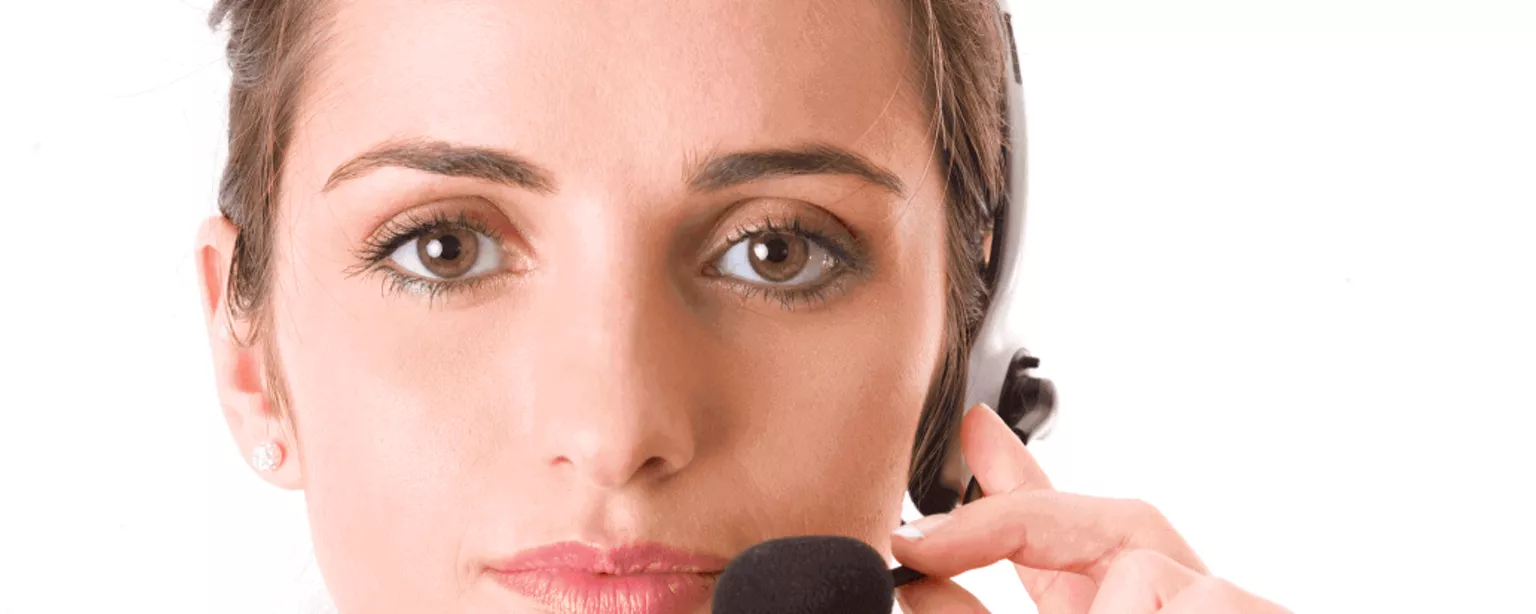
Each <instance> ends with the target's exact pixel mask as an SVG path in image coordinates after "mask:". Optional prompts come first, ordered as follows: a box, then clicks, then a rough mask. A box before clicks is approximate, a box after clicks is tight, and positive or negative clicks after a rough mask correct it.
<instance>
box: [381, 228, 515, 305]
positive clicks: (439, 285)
mask: <svg viewBox="0 0 1536 614" xmlns="http://www.w3.org/2000/svg"><path fill="white" fill-rule="evenodd" d="M441 228H454V229H464V230H469V231H473V232H478V233H480V234H483V235H485V236H486V237H487V238H489V239H490V240H491V241H492V242H493V243H495V244H497V245H501V244H502V241H503V238H502V235H501V233H499V232H496V231H495V230H492V229H491V228H490V227H489V226H486V225H485V224H483V223H481V222H480V220H477V219H475V218H472V217H470V216H468V215H467V214H464V213H459V214H458V215H456V216H450V215H448V214H446V213H443V212H436V213H433V214H432V215H431V216H427V217H422V216H417V215H414V214H409V213H408V214H406V215H405V216H403V218H395V219H391V220H389V221H388V222H385V223H384V226H382V227H380V228H379V230H378V231H376V232H374V233H373V235H372V236H370V237H368V238H367V239H366V240H364V245H363V247H362V249H360V250H358V253H357V256H358V258H359V259H361V261H362V264H360V265H359V266H358V267H356V268H354V269H353V270H352V271H351V273H352V274H361V273H366V272H370V271H379V272H382V273H383V274H384V275H385V281H386V282H387V284H388V286H387V287H386V288H385V289H386V290H387V291H389V292H396V293H408V294H415V295H418V296H423V297H425V298H426V299H427V301H428V303H429V304H430V303H431V302H432V301H435V300H437V299H439V298H442V297H443V296H447V295H452V294H458V293H462V292H472V291H474V290H475V289H476V288H479V287H480V286H481V285H483V284H485V283H486V282H488V281H493V280H495V279H496V278H497V277H500V276H501V275H502V274H504V273H505V272H504V271H503V272H499V273H492V274H489V275H480V276H476V277H470V278H467V279H457V280H446V281H445V280H435V279H423V278H420V277H417V276H415V275H411V274H409V273H405V272H402V271H398V270H395V269H394V268H393V267H390V266H387V265H385V264H384V262H385V261H386V260H388V259H389V257H390V256H391V255H393V254H394V253H395V250H397V249H399V248H400V246H401V245H405V244H406V243H409V242H410V241H411V240H413V239H418V238H420V237H422V236H424V235H426V234H427V233H429V232H432V231H434V230H438V229H441Z"/></svg>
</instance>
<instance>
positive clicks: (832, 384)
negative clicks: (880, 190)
mask: <svg viewBox="0 0 1536 614" xmlns="http://www.w3.org/2000/svg"><path fill="white" fill-rule="evenodd" d="M912 217H913V218H918V219H915V220H913V221H914V223H916V224H918V225H920V224H921V216H919V215H916V214H914V215H913V216H912ZM926 247H927V248H928V249H912V250H910V251H908V252H906V253H903V254H898V256H900V257H899V258H897V259H896V260H895V261H894V262H892V263H889V264H888V265H887V268H886V269H884V275H883V277H881V281H880V282H879V283H877V284H870V286H869V287H868V288H866V289H865V291H864V292H863V293H862V294H860V295H859V296H857V297H856V300H854V301H850V302H849V303H848V304H846V305H842V306H837V307H835V308H834V309H846V310H847V311H846V312H844V313H842V314H828V315H826V316H817V317H825V320H824V322H823V323H821V324H810V323H806V322H794V323H792V324H790V325H788V326H785V327H783V328H782V329H775V330H764V329H761V327H758V328H757V329H756V333H755V334H754V338H755V339H756V341H755V342H754V345H753V346H751V348H750V349H749V348H748V347H741V348H737V349H735V350H734V351H733V359H732V364H731V366H730V367H729V368H728V369H722V370H720V371H719V372H717V373H715V374H714V376H713V380H714V381H715V382H718V386H719V389H720V391H721V394H723V395H725V396H726V398H727V399H729V401H727V402H728V403H730V407H731V414H732V416H733V417H735V419H736V420H737V421H738V422H739V423H740V425H739V426H736V427H733V428H731V429H729V432H730V433H732V434H733V435H734V436H735V437H737V438H738V439H736V440H733V441H730V442H729V443H727V444H725V445H722V448H723V449H724V450H725V453H727V454H730V455H732V456H733V457H735V458H736V459H739V461H737V462H736V463H734V465H735V466H737V467H739V468H740V469H739V470H740V471H742V472H744V473H748V474H750V476H747V475H743V476H741V479H740V483H746V484H751V485H753V486H754V487H755V488H756V490H757V492H754V493H752V494H753V496H754V497H755V498H756V499H757V500H758V501H761V502H763V505H765V506H766V507H769V508H771V509H774V510H776V511H777V512H778V513H782V514H786V515H789V516H790V517H793V518H795V519H796V520H795V522H796V523H797V524H796V525H795V527H796V530H802V531H803V532H823V533H841V534H852V535H868V537H866V539H867V540H868V541H871V543H875V544H880V543H883V540H884V539H885V534H886V533H887V532H888V531H889V530H890V529H892V528H894V527H895V526H896V523H897V522H898V515H899V513H900V509H901V501H902V497H903V496H904V494H905V489H906V484H907V472H908V468H909V465H910V462H911V451H912V446H913V440H914V437H915V435H916V431H917V423H918V419H919V417H920V415H921V412H922V409H923V404H924V401H925V399H926V397H927V394H928V390H929V388H930V384H931V383H932V379H933V376H934V374H935V370H936V365H937V364H938V362H939V361H940V359H941V356H942V352H943V350H944V345H943V334H944V333H943V329H944V321H945V292H944V291H943V288H944V283H945V273H944V269H943V258H942V257H938V256H937V255H936V254H942V253H943V252H942V251H938V250H942V249H943V243H942V238H941V239H940V240H939V241H938V242H937V243H936V244H934V245H931V246H926ZM850 298H854V297H853V296H852V295H850ZM741 326H742V327H743V328H746V329H752V327H750V326H748V325H746V324H742V325H741ZM811 529H816V531H811ZM871 531H872V532H873V533H869V532H871Z"/></svg>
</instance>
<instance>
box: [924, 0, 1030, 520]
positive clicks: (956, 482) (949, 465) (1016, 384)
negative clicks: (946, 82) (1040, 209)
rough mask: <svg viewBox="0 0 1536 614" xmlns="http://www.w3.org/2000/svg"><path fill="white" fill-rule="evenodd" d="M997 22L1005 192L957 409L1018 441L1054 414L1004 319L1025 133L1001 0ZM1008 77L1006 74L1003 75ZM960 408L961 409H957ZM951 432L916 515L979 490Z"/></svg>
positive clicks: (1015, 275) (1019, 218) (1014, 276)
mask: <svg viewBox="0 0 1536 614" xmlns="http://www.w3.org/2000/svg"><path fill="white" fill-rule="evenodd" d="M997 5H998V15H999V17H998V21H999V24H998V25H999V27H1000V28H1002V33H1003V39H1004V40H1006V41H1007V43H1008V49H1007V51H1006V52H1005V53H1004V54H1003V58H1004V59H1003V62H1004V63H1005V64H1007V66H1006V67H1005V68H1006V70H1005V71H1004V72H1005V77H1004V79H1003V80H1004V81H1005V85H1004V88H1005V90H1006V93H1005V99H1006V110H1005V111H1004V112H1005V113H1006V116H1007V120H1008V121H1007V126H1008V135H1007V136H1006V139H1007V141H1008V145H1009V146H1008V147H1007V148H1006V149H1005V150H1004V153H1003V161H1004V165H1005V167H1006V168H1007V177H1006V179H1007V187H1006V194H1005V199H1004V200H1003V202H1002V203H999V206H998V207H997V211H996V216H995V217H994V219H993V222H992V249H991V255H990V257H989V262H988V268H987V270H986V271H985V275H984V277H985V279H986V283H987V286H988V289H989V290H990V293H991V296H992V299H991V302H990V303H989V304H988V306H987V312H986V315H985V316H984V317H983V319H982V324H981V328H980V330H979V331H978V332H977V335H976V338H975V340H974V343H975V344H974V345H973V346H972V347H971V353H970V357H969V362H968V372H967V375H966V385H965V396H964V400H963V402H964V404H963V405H962V406H961V407H962V408H969V407H972V406H974V405H975V404H977V403H986V404H987V405H989V406H991V407H992V408H994V409H996V410H997V414H998V415H999V416H1000V417H1002V419H1003V422H1005V423H1007V424H1008V426H1009V428H1010V429H1011V430H1013V432H1014V434H1015V435H1017V436H1018V437H1019V439H1020V440H1021V441H1023V442H1024V443H1025V444H1028V443H1029V442H1030V441H1033V440H1035V439H1039V438H1040V437H1044V436H1045V435H1046V434H1047V433H1048V432H1049V429H1050V427H1051V425H1052V424H1053V423H1054V418H1055V416H1056V386H1055V385H1054V384H1052V383H1051V381H1050V380H1047V379H1043V378H1039V377H1035V376H1034V375H1033V374H1031V373H1030V370H1031V369H1034V368H1035V367H1038V366H1039V365H1040V360H1039V359H1037V358H1035V357H1034V356H1032V355H1030V353H1029V352H1028V351H1027V350H1026V349H1024V346H1023V344H1022V343H1021V342H1020V341H1019V336H1020V335H1019V334H1018V333H1017V332H1016V331H1014V330H1011V329H1010V328H1009V326H1008V322H1007V316H1008V314H1009V313H1010V312H1011V311H1012V310H1013V307H1014V306H1015V305H1016V304H1017V303H1018V302H1019V301H1020V296H1019V294H1020V292H1021V288H1020V287H1019V286H1020V282H1021V280H1020V275H1021V273H1020V268H1019V259H1020V256H1021V255H1022V252H1023V246H1024V210H1025V208H1024V203H1025V191H1026V190H1025V187H1026V181H1025V179H1026V177H1025V135H1024V93H1023V83H1024V77H1023V73H1022V71H1021V70H1020V68H1019V51H1018V46H1017V45H1016V44H1015V42H1014V37H1013V18H1012V14H1011V13H1010V11H1009V10H1008V3H1007V0H997ZM1009 77H1011V78H1009ZM962 411H964V410H963V409H962ZM953 426H954V428H952V429H951V432H952V434H951V436H950V437H949V438H948V440H947V441H946V442H945V444H944V446H945V447H944V459H943V462H942V464H941V465H940V466H939V467H938V470H937V475H936V476H934V478H935V480H934V483H933V484H932V485H931V486H930V487H929V488H928V489H927V491H926V492H913V493H912V495H913V503H914V504H915V505H916V506H917V508H918V510H919V511H921V512H922V513H923V514H924V515H929V514H937V513H943V512H948V511H950V510H952V509H954V507H955V506H956V505H959V504H961V503H969V502H971V501H972V500H974V499H976V498H978V497H979V496H980V495H981V488H980V487H979V486H978V484H977V483H976V481H975V479H974V476H973V475H972V473H971V471H970V468H969V467H967V466H966V464H965V461H964V459H963V458H962V457H961V454H960V437H959V433H960V429H959V428H958V427H959V417H958V416H957V417H956V419H955V422H954V424H953Z"/></svg>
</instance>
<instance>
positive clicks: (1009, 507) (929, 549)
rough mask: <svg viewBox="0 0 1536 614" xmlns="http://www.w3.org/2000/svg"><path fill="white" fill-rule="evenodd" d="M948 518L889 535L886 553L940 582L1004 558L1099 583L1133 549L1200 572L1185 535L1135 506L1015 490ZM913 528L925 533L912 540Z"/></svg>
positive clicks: (1153, 512)
mask: <svg viewBox="0 0 1536 614" xmlns="http://www.w3.org/2000/svg"><path fill="white" fill-rule="evenodd" d="M945 516H946V520H945V521H944V522H942V523H938V526H936V527H935V526H933V525H934V524H936V523H937V520H929V519H930V518H934V517H932V516H930V517H929V518H924V519H922V521H919V522H920V523H922V524H917V523H914V525H913V526H911V527H909V528H907V529H906V530H905V531H903V532H898V533H896V534H894V535H893V538H892V540H891V553H892V554H894V555H895V556H896V559H897V560H899V561H901V562H902V564H904V565H907V566H910V567H912V568H914V569H917V570H919V571H922V572H923V573H926V574H928V575H932V576H943V577H950V576H954V575H957V574H959V573H962V572H964V571H967V570H971V569H976V568H979V567H985V566H987V565H990V564H992V563H995V562H997V561H1001V560H1003V559H1008V560H1011V561H1013V562H1014V563H1016V564H1018V565H1022V566H1024V567H1031V568H1034V569H1041V570H1055V571H1065V572H1069V573H1075V574H1082V575H1085V576H1088V577H1089V578H1091V579H1092V580H1093V581H1094V582H1100V583H1102V582H1103V580H1104V575H1105V573H1106V572H1107V571H1108V570H1109V566H1110V565H1111V564H1113V563H1114V559H1115V557H1117V556H1118V555H1120V554H1121V553H1124V552H1129V551H1131V550H1137V549H1146V550H1155V551H1157V552H1161V553H1162V554H1164V555H1165V556H1167V557H1168V558H1171V559H1173V560H1174V561H1176V562H1178V563H1179V564H1180V565H1183V566H1185V567H1188V568H1190V569H1192V570H1194V571H1196V572H1199V573H1205V565H1204V563H1202V562H1201V561H1200V558H1199V557H1197V556H1195V553H1194V551H1193V550H1191V549H1190V547H1189V544H1187V543H1185V542H1184V538H1182V537H1180V536H1179V534H1178V532H1176V531H1174V530H1173V527H1172V526H1171V525H1169V524H1168V521H1167V520H1166V519H1165V518H1163V516H1162V514H1160V513H1158V512H1157V510H1156V509H1155V508H1153V507H1151V506H1150V505H1147V504H1145V503H1141V502H1139V501H1131V500H1123V499H1102V498H1098V497H1088V496H1084V495H1075V494H1070V493H1062V492H1056V491H1019V492H1012V493H1008V494H1004V495H994V496H991V497H986V498H984V499H979V500H977V501H974V502H972V503H968V504H966V505H963V506H961V507H959V508H957V509H956V510H955V511H954V512H951V513H950V514H947V515H945ZM913 529H916V530H918V531H920V532H921V535H922V536H921V537H917V538H914V536H912V535H911V531H912V530H913Z"/></svg>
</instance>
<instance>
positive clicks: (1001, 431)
mask: <svg viewBox="0 0 1536 614" xmlns="http://www.w3.org/2000/svg"><path fill="white" fill-rule="evenodd" d="M960 449H961V452H962V454H963V455H964V456H965V463H966V465H969V466H970V468H971V473H973V474H975V475H976V481H977V482H980V483H981V491H982V493H984V494H987V495H994V494H1002V493H1009V492H1013V491H1015V490H1021V489H1029V490H1036V489H1046V490H1049V489H1050V488H1051V480H1050V478H1048V477H1046V475H1045V471H1043V470H1041V469H1040V464H1039V463H1037V462H1035V457H1034V455H1033V454H1030V453H1029V450H1028V449H1027V448H1025V447H1024V442H1023V441H1020V440H1019V437H1018V435H1015V434H1014V433H1013V431H1012V430H1010V429H1009V428H1008V425H1007V424H1005V423H1004V422H1003V419H1002V418H1000V417H998V415H997V412H995V411H993V410H992V408H991V407H988V406H987V405H986V404H985V403H977V404H976V405H975V406H974V407H972V408H971V409H970V411H967V412H965V418H964V419H963V420H961V422H960Z"/></svg>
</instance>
